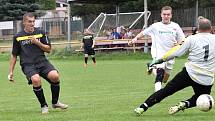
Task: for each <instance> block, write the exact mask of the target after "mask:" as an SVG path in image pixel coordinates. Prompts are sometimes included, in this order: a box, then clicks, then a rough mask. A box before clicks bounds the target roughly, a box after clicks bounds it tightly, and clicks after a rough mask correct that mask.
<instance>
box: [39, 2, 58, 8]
mask: <svg viewBox="0 0 215 121" xmlns="http://www.w3.org/2000/svg"><path fill="white" fill-rule="evenodd" d="M38 3H39V4H40V6H41V9H42V10H54V9H55V8H56V0H39V1H38Z"/></svg>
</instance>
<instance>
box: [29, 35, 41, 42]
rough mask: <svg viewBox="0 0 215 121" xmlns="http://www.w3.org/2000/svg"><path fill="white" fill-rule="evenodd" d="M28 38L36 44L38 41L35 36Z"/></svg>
mask: <svg viewBox="0 0 215 121" xmlns="http://www.w3.org/2000/svg"><path fill="white" fill-rule="evenodd" d="M29 39H30V40H31V43H33V44H38V43H39V42H40V41H39V40H38V39H37V38H35V37H34V36H30V37H29Z"/></svg>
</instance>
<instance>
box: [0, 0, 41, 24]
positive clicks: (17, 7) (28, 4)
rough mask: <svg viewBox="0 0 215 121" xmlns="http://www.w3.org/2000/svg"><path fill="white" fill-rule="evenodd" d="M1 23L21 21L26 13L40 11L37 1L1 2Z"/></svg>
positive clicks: (4, 0)
mask: <svg viewBox="0 0 215 121" xmlns="http://www.w3.org/2000/svg"><path fill="white" fill-rule="evenodd" d="M0 3H1V4H0V21H6V20H7V21H8V20H20V19H22V15H23V14H25V13H26V12H34V11H35V10H39V5H38V4H36V3H35V0H9V1H8V0H0Z"/></svg>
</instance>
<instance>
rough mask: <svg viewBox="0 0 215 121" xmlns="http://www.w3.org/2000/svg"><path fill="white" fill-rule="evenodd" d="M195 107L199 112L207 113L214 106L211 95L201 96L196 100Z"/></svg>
mask: <svg viewBox="0 0 215 121" xmlns="http://www.w3.org/2000/svg"><path fill="white" fill-rule="evenodd" d="M196 106H197V108H198V109H199V110H201V111H204V112H207V111H209V110H211V109H212V107H213V106H214V99H213V97H212V96H211V95H208V94H202V95H200V96H199V97H198V98H197V100H196Z"/></svg>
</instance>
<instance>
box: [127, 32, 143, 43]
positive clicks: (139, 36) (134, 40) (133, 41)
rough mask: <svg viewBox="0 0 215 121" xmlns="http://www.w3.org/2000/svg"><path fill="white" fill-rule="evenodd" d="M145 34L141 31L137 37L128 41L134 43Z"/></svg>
mask: <svg viewBox="0 0 215 121" xmlns="http://www.w3.org/2000/svg"><path fill="white" fill-rule="evenodd" d="M143 36H144V35H143V34H142V33H141V32H140V33H139V34H138V35H137V36H136V37H134V38H133V39H132V40H131V41H129V42H128V45H130V46H131V45H132V44H133V43H135V42H136V41H137V40H138V39H140V38H142V37H143Z"/></svg>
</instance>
